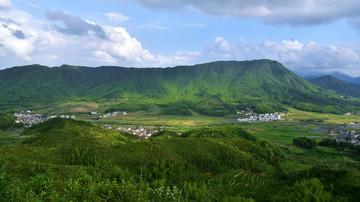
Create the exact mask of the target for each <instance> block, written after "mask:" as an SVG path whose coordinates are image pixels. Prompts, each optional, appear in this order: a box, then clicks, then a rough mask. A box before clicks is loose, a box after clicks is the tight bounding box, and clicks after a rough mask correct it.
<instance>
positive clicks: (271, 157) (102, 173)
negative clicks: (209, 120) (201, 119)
mask: <svg viewBox="0 0 360 202" xmlns="http://www.w3.org/2000/svg"><path fill="white" fill-rule="evenodd" d="M22 135H23V136H27V138H24V139H23V140H22V141H21V142H20V143H18V144H16V145H6V146H2V147H0V153H1V155H0V162H1V168H0V197H1V198H0V200H1V201H13V200H15V201H38V200H40V201H304V200H305V201H356V200H358V198H359V197H360V192H359V190H360V177H359V175H358V173H356V172H355V170H354V169H353V168H352V167H351V166H346V165H343V166H340V167H339V166H331V165H309V166H305V167H304V166H300V167H299V166H294V165H293V164H294V161H293V159H290V158H289V155H292V154H291V151H289V150H288V149H286V148H283V147H280V146H278V145H274V144H272V143H269V142H267V141H264V140H259V139H258V138H256V137H255V136H253V135H252V134H251V133H249V132H248V131H246V130H244V129H242V128H241V127H239V126H222V127H206V128H199V129H193V130H190V131H187V132H185V133H183V134H177V133H176V132H173V131H167V130H163V131H159V132H158V133H156V134H154V135H153V136H152V137H151V138H149V139H146V140H140V139H138V138H137V136H134V135H132V134H128V133H125V132H119V131H115V130H105V129H102V128H101V127H99V126H96V125H92V124H91V123H88V122H84V121H75V120H68V119H59V118H55V119H51V120H49V121H47V122H44V123H40V124H37V125H35V126H33V127H31V128H28V129H26V130H25V131H24V132H23V134H22ZM299 142H301V143H299ZM294 143H295V144H300V145H301V146H305V147H308V146H307V144H308V141H307V140H303V139H300V140H299V141H294ZM318 144H320V143H318ZM321 144H322V145H323V146H329V147H338V146H334V145H333V144H334V143H333V142H326V141H324V142H323V143H321ZM310 147H311V146H309V148H310ZM310 149H311V148H310ZM292 165H293V166H292Z"/></svg>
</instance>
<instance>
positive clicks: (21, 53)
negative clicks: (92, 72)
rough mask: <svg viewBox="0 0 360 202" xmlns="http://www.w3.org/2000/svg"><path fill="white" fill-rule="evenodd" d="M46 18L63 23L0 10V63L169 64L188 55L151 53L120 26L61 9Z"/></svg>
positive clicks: (184, 59)
mask: <svg viewBox="0 0 360 202" xmlns="http://www.w3.org/2000/svg"><path fill="white" fill-rule="evenodd" d="M46 15H47V17H48V18H49V19H50V20H58V21H61V22H63V26H59V25H56V24H52V21H51V22H50V23H49V22H45V21H40V20H37V19H35V18H34V17H33V16H32V15H30V14H28V13H26V12H22V11H20V10H16V9H8V10H4V12H1V13H0V61H1V62H0V64H1V65H2V66H4V65H7V66H8V67H9V66H14V65H20V64H28V63H29V61H31V62H32V63H39V64H44V65H49V66H55V65H61V64H64V63H66V64H75V65H76V64H78V65H89V66H96V65H106V64H112V65H121V66H124V65H125V66H162V67H164V66H169V65H174V64H184V63H187V62H188V61H189V58H190V57H191V56H190V55H186V54H174V55H172V56H164V55H160V54H159V55H153V54H152V53H151V52H150V51H149V50H147V49H145V48H143V47H142V44H141V43H140V41H138V40H137V39H136V38H134V37H132V36H130V34H129V33H128V32H127V31H126V29H125V28H123V27H114V26H103V25H98V24H96V23H95V22H90V21H87V20H83V19H81V18H79V17H76V16H73V15H71V14H68V13H65V12H63V11H56V12H51V11H47V12H46Z"/></svg>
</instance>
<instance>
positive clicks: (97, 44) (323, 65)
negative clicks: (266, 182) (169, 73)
mask: <svg viewBox="0 0 360 202" xmlns="http://www.w3.org/2000/svg"><path fill="white" fill-rule="evenodd" d="M359 11H360V1H358V0H294V1H288V0H222V1H218V0H194V1H189V0H176V1H169V0H86V1H85V0H76V1H69V0H62V1H49V0H0V69H3V68H8V67H12V66H19V65H27V64H42V65H47V66H59V65H62V64H72V65H86V66H100V65H116V66H134V67H168V66H177V65H192V64H197V63H204V62H211V61H216V60H253V59H262V58H266V59H272V60H277V61H279V62H281V63H282V64H284V66H286V67H287V68H289V69H291V70H293V71H295V72H298V73H311V72H333V71H339V72H344V73H347V74H349V75H351V76H360V37H359V36H360V12H359Z"/></svg>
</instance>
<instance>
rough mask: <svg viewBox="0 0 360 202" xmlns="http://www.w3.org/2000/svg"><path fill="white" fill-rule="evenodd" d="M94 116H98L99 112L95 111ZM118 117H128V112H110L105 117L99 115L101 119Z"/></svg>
mask: <svg viewBox="0 0 360 202" xmlns="http://www.w3.org/2000/svg"><path fill="white" fill-rule="evenodd" d="M91 114H92V115H97V114H98V112H97V111H93V112H91ZM117 115H127V113H126V111H114V112H109V113H106V114H104V115H99V117H100V118H107V117H110V116H117Z"/></svg>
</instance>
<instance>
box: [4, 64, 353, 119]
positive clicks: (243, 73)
mask: <svg viewBox="0 0 360 202" xmlns="http://www.w3.org/2000/svg"><path fill="white" fill-rule="evenodd" d="M67 100H75V101H80V100H84V101H96V102H107V101H109V100H112V101H113V102H116V103H117V104H116V105H114V106H112V107H110V108H109V109H108V110H127V111H137V110H153V111H158V112H159V113H165V114H182V115H186V114H191V113H193V112H198V113H202V114H208V115H224V114H227V113H233V112H234V111H235V109H244V108H250V109H252V110H254V111H257V112H272V111H283V110H285V109H286V107H287V106H291V107H296V108H299V109H303V110H308V111H318V112H331V113H342V112H343V111H346V110H349V109H348V108H354V107H356V106H358V105H359V102H358V101H353V100H352V101H349V100H347V99H343V98H341V97H339V96H338V95H337V94H336V93H334V92H332V91H328V90H325V89H323V88H321V87H318V86H316V85H314V84H312V83H310V82H308V81H306V80H305V79H303V78H301V77H300V76H297V75H296V74H295V73H293V72H291V71H290V70H288V69H287V68H285V67H284V66H283V65H281V64H280V63H278V62H276V61H271V60H254V61H242V62H239V61H219V62H212V63H206V64H199V65H194V66H178V67H174V68H124V67H112V66H103V67H97V68H91V67H81V66H69V65H63V66H60V67H52V68H49V67H46V66H41V65H30V66H21V67H13V68H9V69H5V70H1V71H0V109H3V110H4V109H8V108H9V107H17V106H29V105H30V106H31V105H33V104H39V103H40V104H41V103H59V102H64V101H67ZM344 106H346V107H344Z"/></svg>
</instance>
